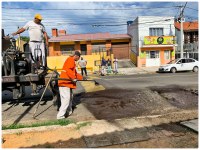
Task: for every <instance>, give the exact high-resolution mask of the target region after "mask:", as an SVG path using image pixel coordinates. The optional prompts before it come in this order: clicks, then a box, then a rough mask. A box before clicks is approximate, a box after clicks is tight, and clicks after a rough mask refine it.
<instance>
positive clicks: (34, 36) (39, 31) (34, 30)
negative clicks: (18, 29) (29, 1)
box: [23, 21, 46, 42]
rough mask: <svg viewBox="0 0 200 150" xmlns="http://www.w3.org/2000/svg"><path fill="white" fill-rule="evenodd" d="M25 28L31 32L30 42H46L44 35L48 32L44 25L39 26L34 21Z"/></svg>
mask: <svg viewBox="0 0 200 150" xmlns="http://www.w3.org/2000/svg"><path fill="white" fill-rule="evenodd" d="M23 28H24V29H25V30H28V31H29V37H30V41H42V42H43V41H44V34H43V33H44V32H46V31H45V27H44V25H43V24H42V23H40V24H37V23H35V22H34V21H29V22H27V23H26V25H25V26H24V27H23Z"/></svg>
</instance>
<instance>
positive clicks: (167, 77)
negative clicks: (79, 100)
mask: <svg viewBox="0 0 200 150" xmlns="http://www.w3.org/2000/svg"><path fill="white" fill-rule="evenodd" d="M180 76H194V74H192V75H173V76H172V75H169V76H150V77H149V76H148V77H128V78H110V79H104V80H116V79H128V80H130V79H138V78H140V79H143V78H152V77H153V78H154V77H167V78H168V77H170V78H172V77H180Z"/></svg>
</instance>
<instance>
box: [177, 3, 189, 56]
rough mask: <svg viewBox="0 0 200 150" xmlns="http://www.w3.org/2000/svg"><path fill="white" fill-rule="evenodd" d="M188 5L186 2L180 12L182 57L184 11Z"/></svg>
mask: <svg viewBox="0 0 200 150" xmlns="http://www.w3.org/2000/svg"><path fill="white" fill-rule="evenodd" d="M186 5H187V2H186V3H185V6H184V7H183V6H181V13H180V16H179V20H180V23H181V29H180V31H181V43H180V45H181V58H183V41H184V39H183V12H184V9H185V7H186Z"/></svg>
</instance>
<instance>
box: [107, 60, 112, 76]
mask: <svg viewBox="0 0 200 150" xmlns="http://www.w3.org/2000/svg"><path fill="white" fill-rule="evenodd" d="M107 69H108V70H107V73H108V74H109V73H111V72H112V67H111V60H110V59H109V58H108V60H107Z"/></svg>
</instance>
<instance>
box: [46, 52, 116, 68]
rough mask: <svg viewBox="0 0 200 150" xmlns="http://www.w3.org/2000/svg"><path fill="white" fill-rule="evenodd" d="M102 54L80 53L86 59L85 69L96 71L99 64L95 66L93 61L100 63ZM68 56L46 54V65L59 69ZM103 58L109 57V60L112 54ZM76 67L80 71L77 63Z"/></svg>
mask: <svg viewBox="0 0 200 150" xmlns="http://www.w3.org/2000/svg"><path fill="white" fill-rule="evenodd" d="M102 56H105V55H104V54H100V55H97V54H92V55H82V56H81V57H83V58H84V59H85V60H86V61H87V70H88V71H90V72H96V71H99V66H95V61H97V62H98V63H99V64H100V63H101V57H102ZM68 57H69V56H48V57H47V66H48V67H49V68H51V69H54V68H55V67H56V69H57V70H58V71H61V70H62V67H63V64H64V62H65V60H66V59H67V58H68ZM104 58H105V59H106V60H107V59H108V58H109V59H110V60H111V61H113V58H114V55H113V54H112V55H111V58H110V57H104ZM112 65H113V62H112ZM77 69H78V70H79V71H80V67H79V66H78V65H77Z"/></svg>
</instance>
